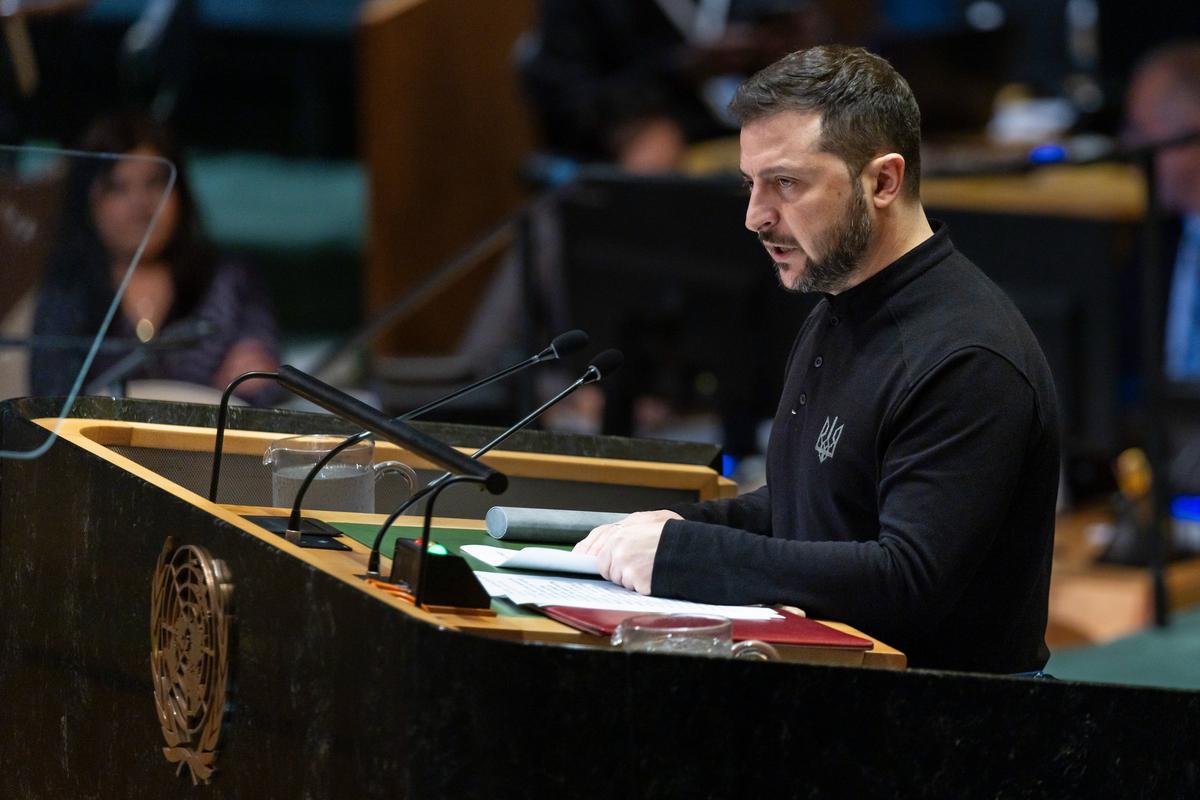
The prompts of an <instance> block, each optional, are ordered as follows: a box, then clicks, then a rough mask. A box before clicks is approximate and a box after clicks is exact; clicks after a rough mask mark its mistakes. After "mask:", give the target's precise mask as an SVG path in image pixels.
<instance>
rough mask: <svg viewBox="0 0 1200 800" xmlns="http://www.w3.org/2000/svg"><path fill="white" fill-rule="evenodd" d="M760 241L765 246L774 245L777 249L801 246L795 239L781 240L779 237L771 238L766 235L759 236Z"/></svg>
mask: <svg viewBox="0 0 1200 800" xmlns="http://www.w3.org/2000/svg"><path fill="white" fill-rule="evenodd" d="M758 240H759V241H760V242H762V243H763V244H770V245H774V246H776V247H799V246H800V243H799V242H797V241H796V240H795V239H780V238H778V237H774V236H770V235H768V234H765V233H760V234H758Z"/></svg>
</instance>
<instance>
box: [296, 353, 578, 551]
mask: <svg viewBox="0 0 1200 800" xmlns="http://www.w3.org/2000/svg"><path fill="white" fill-rule="evenodd" d="M587 343H588V335H587V334H586V333H584V332H583V331H581V330H578V329H576V330H570V331H567V332H566V333H560V334H559V335H558V336H555V337H554V340H553V341H551V342H550V344H549V345H548V346H547V347H546V348H544V349H543V350H542V351H541V352H539V353H537V354H536V355H533V356H530V357H529V358H527V359H525V360H524V361H521V362H519V363H516V364H513V365H512V366H509V367H505V368H504V369H502V370H500V371H498V372H495V373H493V374H491V375H488V376H487V377H485V378H480V379H479V380H477V381H475V382H474V383H472V384H469V385H467V386H464V387H462V388H461V389H456V390H455V391H453V392H450V393H449V394H447V395H444V396H442V397H439V398H437V399H436V400H431V401H429V402H428V403H425V404H424V405H422V406H420V407H418V408H415V409H413V410H412V411H409V412H407V413H405V414H401V415H400V416H398V417H395V419H396V420H399V421H404V422H407V421H408V420H411V419H415V418H416V417H419V416H421V415H422V414H426V413H428V412H430V411H433V410H434V409H436V408H440V407H441V406H443V405H445V404H446V403H449V402H451V401H453V400H457V399H458V398H459V397H462V396H463V395H466V394H469V393H471V392H474V391H475V390H477V389H482V388H483V387H485V386H489V385H491V384H493V383H495V382H496V381H499V380H502V379H503V378H506V377H508V376H509V375H512V374H513V373H515V372H520V371H522V370H525V369H527V368H529V367H532V366H534V365H536V364H542V363H546V362H550V361H557V360H559V359H560V358H562V357H563V356H568V355H571V354H572V353H575V352H576V351H578V350H581V349H583V348H584V347H585V346H587ZM371 436H372V433H371V432H370V431H361V432H359V433H356V434H353V435H351V436H348V437H346V438H345V439H344V440H343V441H341V442H340V443H338V444H337V445H336V446H334V447H332V448H330V450H329V452H327V453H326V454H325V455H323V456H322V457H321V458H320V459H319V460H318V461H317V463H316V464H314V465H313V468H312V469H310V470H309V471H308V474H307V475H305V476H304V480H303V481H302V482H301V483H300V488H299V489H298V490H297V491H296V499H295V501H294V502H293V503H292V513H291V516H290V518H289V520H288V529H289V530H301V525H303V524H304V520H303V519H302V516H301V515H302V513H303V512H302V508H303V505H304V496H305V495H306V494H307V493H308V488H309V486H311V485H312V482H313V481H314V480H316V478H317V476H318V475H320V474H321V470H323V469H325V467H326V466H327V465H328V464H329V463H330V462H331V461H333V459H335V458H337V456H338V454H339V453H341V452H342V451H344V450H345V449H346V448H348V447H352V446H354V445H355V444H357V443H358V442H361V441H363V440H365V439H369V438H370V437H371ZM308 522H310V523H312V521H311V520H309V521H308Z"/></svg>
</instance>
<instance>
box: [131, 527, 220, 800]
mask: <svg viewBox="0 0 1200 800" xmlns="http://www.w3.org/2000/svg"><path fill="white" fill-rule="evenodd" d="M232 594H233V583H232V582H231V580H230V576H229V572H228V570H227V569H226V567H225V564H224V562H222V561H219V560H217V559H214V558H212V556H210V555H209V554H208V552H207V551H206V550H205V549H204V548H202V547H197V546H195V545H185V546H183V547H180V548H178V549H176V548H175V546H174V542H173V540H172V539H171V538H169V537H168V539H167V541H166V544H165V545H164V546H163V551H162V554H161V555H159V557H158V568H157V569H156V570H155V573H154V588H153V591H152V593H151V599H150V670H151V675H152V678H153V680H154V705H155V707H156V708H157V710H158V721H159V724H160V725H161V726H162V733H163V738H164V739H165V740H166V742H167V746H166V747H164V748H163V755H164V756H166V758H167V761H169V762H171V763H173V764H178V765H179V766H178V767H177V768H176V770H175V774H176V775H178V774H180V773H181V772H182V771H183V768H184V766H185V765H186V766H187V767H188V769H189V770H190V772H191V776H192V783H193V784H199V783H200V782H201V781H203V782H204V783H208V782H209V779H210V778H211V777H212V774H213V771H214V770H215V769H216V760H217V742H218V740H219V739H220V737H221V720H222V718H223V717H224V715H225V688H226V683H227V682H228V679H229V624H230V621H231V617H230V613H229V611H230V599H231V596H232Z"/></svg>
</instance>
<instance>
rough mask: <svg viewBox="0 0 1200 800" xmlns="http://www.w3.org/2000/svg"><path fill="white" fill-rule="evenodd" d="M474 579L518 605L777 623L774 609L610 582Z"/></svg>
mask: <svg viewBox="0 0 1200 800" xmlns="http://www.w3.org/2000/svg"><path fill="white" fill-rule="evenodd" d="M475 577H477V578H479V582H480V583H482V584H483V588H484V589H486V590H487V593H488V594H489V595H491V596H492V597H507V598H508V599H509V600H510V601H512V602H513V603H516V604H517V605H535V606H569V607H573V608H603V609H613V610H618V611H637V612H645V613H648V614H650V613H655V614H715V615H717V616H720V617H726V618H728V619H778V618H779V617H780V615H779V614H778V613H776V612H775V610H774V609H771V608H763V607H761V606H717V605H709V604H707V603H689V602H687V601H686V600H667V599H664V598H661V597H647V596H645V595H642V594H638V593H637V592H631V591H629V590H628V589H625V588H623V587H621V586H617V585H616V584H615V583H612V582H610V581H598V580H589V579H587V578H545V577H540V576H534V575H501V574H499V573H496V572H476V573H475Z"/></svg>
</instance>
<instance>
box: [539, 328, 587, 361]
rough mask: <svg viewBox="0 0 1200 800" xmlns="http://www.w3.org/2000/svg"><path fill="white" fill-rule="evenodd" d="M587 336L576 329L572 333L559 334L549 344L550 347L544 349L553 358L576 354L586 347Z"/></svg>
mask: <svg viewBox="0 0 1200 800" xmlns="http://www.w3.org/2000/svg"><path fill="white" fill-rule="evenodd" d="M587 343H588V335H587V334H586V333H584V332H583V331H581V330H579V329H578V328H576V329H575V330H573V331H567V332H566V333H560V334H559V335H558V336H555V337H554V339H553V340H551V342H550V346H549V347H548V348H546V349H547V350H548V351H549V352H550V353H551V354H552V355H553V356H554V357H555V358H563V357H564V356H569V355H571V354H572V353H578V352H579V351H580V350H582V349H583V348H585V347H587Z"/></svg>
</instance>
